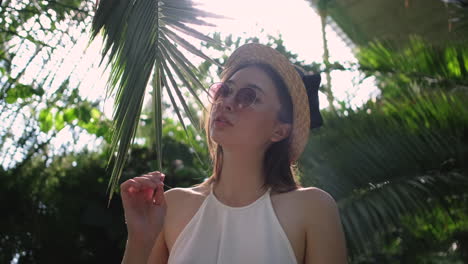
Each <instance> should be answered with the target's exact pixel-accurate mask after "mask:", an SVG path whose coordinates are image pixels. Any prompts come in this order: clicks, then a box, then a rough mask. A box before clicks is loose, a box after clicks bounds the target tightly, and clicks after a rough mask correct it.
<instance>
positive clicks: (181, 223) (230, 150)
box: [121, 44, 346, 264]
mask: <svg viewBox="0 0 468 264" xmlns="http://www.w3.org/2000/svg"><path fill="white" fill-rule="evenodd" d="M225 67H226V68H225V70H224V72H223V74H222V76H221V77H222V78H221V79H222V83H217V84H214V85H212V86H211V87H210V101H211V106H210V110H209V114H208V118H207V122H206V126H205V129H206V132H207V137H208V142H209V147H210V152H211V157H212V159H213V165H214V166H213V167H214V169H213V175H212V176H211V177H210V178H209V179H208V180H207V181H205V182H204V183H202V184H200V185H197V186H194V187H192V188H174V189H171V190H169V191H167V192H165V193H163V181H164V174H162V173H160V172H154V173H150V174H146V175H143V176H140V177H136V178H134V179H130V180H128V181H126V182H124V183H123V184H122V185H121V192H122V199H123V204H124V210H125V217H126V221H127V229H128V241H127V247H126V250H125V255H124V259H123V263H177V264H179V263H194V264H198V263H200V264H201V263H203V264H210V263H285V264H287V263H314V264H316V263H346V247H345V240H344V235H343V231H342V227H341V223H340V220H339V214H338V210H337V206H336V203H335V201H334V200H333V198H332V197H331V196H330V195H328V194H327V193H326V192H324V191H322V190H320V189H317V188H312V187H310V188H301V187H300V186H299V185H298V184H297V182H296V179H295V178H294V166H293V165H294V164H295V162H296V161H297V160H298V158H299V157H300V155H301V153H302V151H303V149H304V147H305V144H306V143H307V139H308V136H309V130H310V128H311V127H318V126H320V125H321V122H322V120H321V116H320V112H319V108H318V97H317V93H318V86H319V84H320V77H319V76H318V75H311V76H309V75H304V74H303V72H302V70H300V69H298V68H295V67H294V66H293V65H292V64H291V63H290V62H289V61H288V60H287V59H286V57H284V56H283V55H281V54H280V53H278V52H277V51H275V50H274V49H272V48H269V47H267V46H264V45H260V44H246V45H244V46H242V47H240V48H238V49H237V50H236V51H235V52H234V53H233V54H232V55H231V57H230V58H229V60H228V61H227V63H226V66H225Z"/></svg>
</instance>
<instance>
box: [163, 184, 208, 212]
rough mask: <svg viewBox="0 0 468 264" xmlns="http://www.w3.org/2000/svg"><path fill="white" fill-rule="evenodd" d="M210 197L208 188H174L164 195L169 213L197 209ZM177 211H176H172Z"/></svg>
mask: <svg viewBox="0 0 468 264" xmlns="http://www.w3.org/2000/svg"><path fill="white" fill-rule="evenodd" d="M207 195H208V193H207V187H205V186H201V185H199V186H194V187H189V188H179V187H178V188H172V189H170V190H167V191H166V192H165V193H164V198H165V199H166V205H167V209H168V213H171V211H174V212H176V211H179V212H180V210H178V209H189V211H190V209H192V208H197V207H198V206H199V205H200V204H201V202H203V200H204V199H205V198H206V196H207ZM171 209H175V210H171Z"/></svg>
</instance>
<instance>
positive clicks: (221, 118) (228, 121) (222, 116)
mask: <svg viewBox="0 0 468 264" xmlns="http://www.w3.org/2000/svg"><path fill="white" fill-rule="evenodd" d="M214 121H219V122H224V123H226V124H229V125H231V126H232V122H231V121H230V120H229V119H228V118H227V117H225V116H224V115H218V116H217V117H216V118H215V119H214Z"/></svg>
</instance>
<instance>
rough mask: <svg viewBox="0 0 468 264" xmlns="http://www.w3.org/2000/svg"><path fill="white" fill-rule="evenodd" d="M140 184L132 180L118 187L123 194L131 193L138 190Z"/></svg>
mask: <svg viewBox="0 0 468 264" xmlns="http://www.w3.org/2000/svg"><path fill="white" fill-rule="evenodd" d="M140 187H141V184H140V183H139V182H137V181H135V180H134V179H130V180H127V181H125V182H124V183H122V184H121V185H120V189H121V190H122V191H124V192H133V191H138V190H140Z"/></svg>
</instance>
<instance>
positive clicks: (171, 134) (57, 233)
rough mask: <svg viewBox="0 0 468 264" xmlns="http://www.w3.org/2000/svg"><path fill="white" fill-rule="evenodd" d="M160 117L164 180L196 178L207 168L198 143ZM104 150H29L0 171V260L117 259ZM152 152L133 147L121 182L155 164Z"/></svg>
mask: <svg viewBox="0 0 468 264" xmlns="http://www.w3.org/2000/svg"><path fill="white" fill-rule="evenodd" d="M164 121H165V126H164V131H163V142H164V147H163V151H164V152H165V155H164V156H163V157H164V159H163V161H162V162H163V166H164V167H165V168H167V169H166V170H165V171H164V173H165V174H166V180H165V183H166V186H168V187H173V186H177V187H189V186H192V185H194V184H196V183H200V182H201V181H202V180H203V179H204V178H206V177H207V173H206V170H205V169H204V168H203V167H201V166H200V164H199V161H198V160H197V158H196V157H195V156H194V155H193V151H191V148H192V147H194V148H196V149H198V150H200V149H202V148H204V147H203V146H202V145H201V144H202V143H201V142H200V143H199V145H194V146H190V145H189V144H188V143H186V142H183V141H184V140H186V137H185V133H184V131H183V129H182V128H181V126H180V124H177V123H176V122H174V121H172V120H170V119H165V120H164ZM190 129H193V128H190ZM195 142H198V141H195ZM205 149H206V147H205ZM108 151H109V149H108V148H104V152H103V153H100V154H99V153H89V152H87V151H85V152H83V153H77V154H70V155H56V156H54V157H53V159H52V160H51V161H49V162H47V163H46V162H44V161H43V160H42V158H41V157H40V156H35V157H34V158H33V159H30V160H29V161H28V162H27V163H26V164H24V165H23V166H22V167H21V168H13V169H10V170H8V171H0V200H1V201H2V203H1V204H0V210H2V211H3V212H9V213H8V214H6V215H5V217H2V218H0V262H1V263H10V261H11V260H12V259H13V257H14V256H15V255H16V254H19V260H18V263H20V264H21V263H108V262H110V263H116V262H119V261H120V260H121V258H122V255H123V249H124V247H125V241H126V229H125V224H124V217H123V213H122V212H123V208H122V206H121V200H120V196H117V197H116V198H115V199H113V201H112V203H110V205H109V207H107V197H106V192H105V190H106V185H107V180H106V179H107V177H108V171H107V170H106V160H107V157H108V155H109V152H108ZM155 156H156V153H155V152H154V151H151V150H148V148H147V147H145V146H143V147H140V146H134V147H133V148H132V151H131V154H130V157H129V161H128V164H127V166H126V167H125V170H124V173H123V177H122V178H121V181H120V182H123V181H125V180H127V179H130V178H133V177H136V176H138V175H141V174H144V173H147V172H149V171H154V170H156V163H155ZM26 194H27V195H26ZM70 256H74V257H73V258H70Z"/></svg>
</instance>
